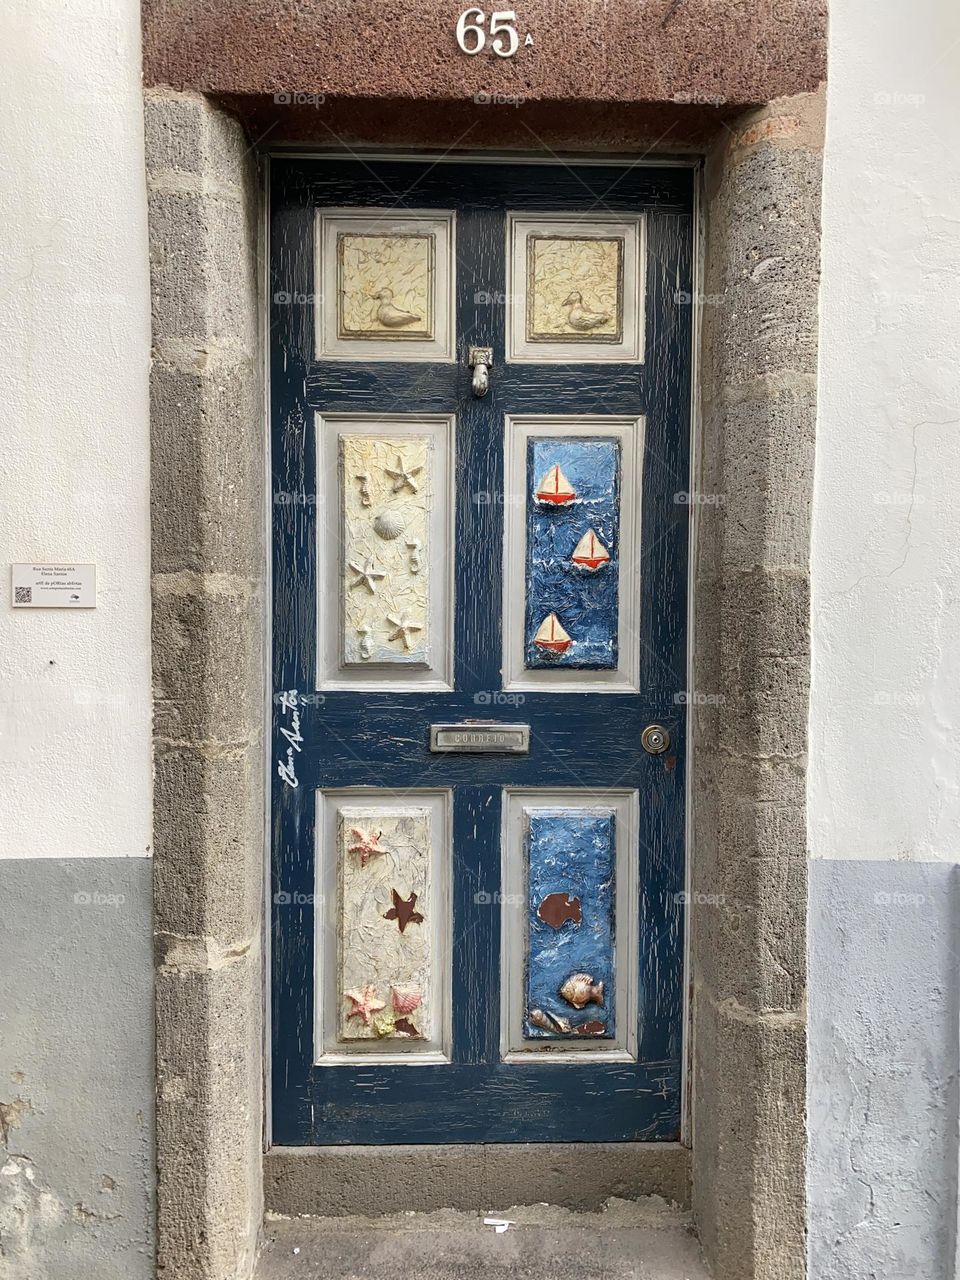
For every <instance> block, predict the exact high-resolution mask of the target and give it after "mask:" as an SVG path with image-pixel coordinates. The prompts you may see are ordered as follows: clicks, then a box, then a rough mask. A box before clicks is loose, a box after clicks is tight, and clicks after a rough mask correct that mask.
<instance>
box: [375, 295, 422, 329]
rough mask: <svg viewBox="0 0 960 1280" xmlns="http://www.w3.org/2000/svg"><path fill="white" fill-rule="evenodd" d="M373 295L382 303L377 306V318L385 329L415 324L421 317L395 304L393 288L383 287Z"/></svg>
mask: <svg viewBox="0 0 960 1280" xmlns="http://www.w3.org/2000/svg"><path fill="white" fill-rule="evenodd" d="M373 297H374V299H375V300H376V301H377V302H379V303H380V305H379V307H377V319H378V320H379V322H380V323H381V324H382V325H383V327H384V328H385V329H402V328H403V327H404V325H407V324H413V322H414V321H415V320H419V319H420V317H419V316H416V315H414V314H413V312H412V311H404V310H402V309H401V308H400V307H395V306H394V305H393V290H392V289H381V290H380V292H379V293H375V294H374V295H373Z"/></svg>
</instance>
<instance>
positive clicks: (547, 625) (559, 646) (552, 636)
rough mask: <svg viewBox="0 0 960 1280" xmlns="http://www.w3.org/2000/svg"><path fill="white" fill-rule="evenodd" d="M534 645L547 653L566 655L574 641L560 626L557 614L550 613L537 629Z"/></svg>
mask: <svg viewBox="0 0 960 1280" xmlns="http://www.w3.org/2000/svg"><path fill="white" fill-rule="evenodd" d="M533 643H534V644H535V645H536V646H537V648H538V649H546V651H547V653H566V651H567V650H568V649H569V648H570V646H571V645H572V644H573V641H572V640H571V639H570V637H569V636H568V635H567V633H566V631H564V629H563V627H562V626H561V625H560V619H559V618H558V617H557V615H556V614H555V613H548V614H547V616H546V617H545V618H544V620H543V621H542V622H541V623H540V625H539V627H537V634H536V635H535V636H534V637H533Z"/></svg>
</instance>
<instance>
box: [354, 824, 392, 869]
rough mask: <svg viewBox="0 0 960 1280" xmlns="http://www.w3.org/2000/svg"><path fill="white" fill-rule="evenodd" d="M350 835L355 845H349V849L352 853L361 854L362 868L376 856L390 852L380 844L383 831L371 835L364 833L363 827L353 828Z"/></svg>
mask: <svg viewBox="0 0 960 1280" xmlns="http://www.w3.org/2000/svg"><path fill="white" fill-rule="evenodd" d="M350 834H351V835H352V836H353V837H354V843H353V844H350V845H347V849H348V851H349V852H350V853H359V855H360V865H361V867H365V866H366V865H367V863H368V862H369V861H370V859H371V858H372V857H373V856H374V854H377V853H389V852H390V850H389V849H388V848H386V846H385V845H382V844H381V843H380V837H381V836H382V835H383V832H382V831H378V832H376V834H371V833H370V832H369V831H364V830H363V828H362V827H351V828H350Z"/></svg>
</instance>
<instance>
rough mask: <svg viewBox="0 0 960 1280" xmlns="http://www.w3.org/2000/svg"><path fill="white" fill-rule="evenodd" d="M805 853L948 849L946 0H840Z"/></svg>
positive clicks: (953, 418) (836, 8)
mask: <svg viewBox="0 0 960 1280" xmlns="http://www.w3.org/2000/svg"><path fill="white" fill-rule="evenodd" d="M827 103H828V106H827V148H826V162H825V188H824V207H823V218H824V220H823V284H822V293H821V330H820V352H821V355H820V373H819V382H820V385H819V422H818V426H817V463H816V484H815V493H814V532H813V564H812V574H813V590H814V605H813V608H814V617H813V688H812V698H811V740H810V751H811V762H810V775H809V777H810V781H809V797H808V799H809V825H810V848H811V852H812V855H813V856H814V857H821V858H876V859H880V858H893V859H917V860H927V861H929V860H931V859H934V860H935V859H949V860H958V859H960V5H958V4H957V0H913V2H912V3H910V4H903V3H898V2H897V0H881V2H880V3H878V2H877V0H835V3H833V4H831V9H830V69H829V85H828V95H827Z"/></svg>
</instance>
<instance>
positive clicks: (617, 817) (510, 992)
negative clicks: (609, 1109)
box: [500, 788, 640, 1064]
mask: <svg viewBox="0 0 960 1280" xmlns="http://www.w3.org/2000/svg"><path fill="white" fill-rule="evenodd" d="M576 814H580V815H583V816H585V817H594V816H598V815H611V816H612V819H613V824H614V839H615V845H616V854H615V859H616V871H615V876H614V893H613V920H612V922H611V924H612V929H613V933H614V946H613V972H614V975H615V984H614V997H613V1008H614V1010H615V1014H616V1035H615V1037H613V1038H611V1039H593V1038H592V1037H590V1036H582V1037H581V1036H577V1037H576V1038H575V1039H560V1038H558V1039H531V1038H530V1036H529V1035H528V1034H526V1033H525V1021H526V1018H527V1015H528V1013H529V1010H528V1009H527V1008H526V1003H527V1001H526V996H527V990H526V987H527V966H528V957H529V948H530V915H531V912H532V910H533V907H534V903H533V901H532V899H531V891H530V883H531V882H530V867H529V862H528V848H529V831H530V822H531V819H533V818H535V817H538V816H539V817H547V818H549V817H561V818H562V817H565V816H570V815H576ZM639 841H640V801H639V795H638V793H637V792H636V791H632V790H631V791H627V790H618V791H596V790H590V791H584V790H579V789H568V790H559V789H556V788H543V789H512V788H508V789H507V790H506V791H505V792H504V795H503V827H502V859H503V861H502V885H503V891H502V895H501V912H502V916H501V935H500V936H501V968H500V972H501V975H502V981H501V986H500V997H501V1055H502V1057H503V1059H504V1060H505V1061H506V1062H530V1061H532V1060H539V1061H542V1060H543V1059H544V1058H545V1057H548V1058H549V1059H550V1061H551V1062H554V1061H556V1062H567V1063H574V1064H576V1063H577V1062H583V1061H584V1057H585V1055H589V1057H590V1060H591V1061H595V1060H597V1059H601V1060H603V1061H606V1062H632V1061H635V1060H636V1056H637V1026H638V1022H637V1016H638V1015H637V1010H638V999H639V935H638V929H639V920H638V901H639V889H640V885H639V879H638V874H639V861H638V857H637V849H638V847H639ZM578 906H579V904H578ZM583 910H584V912H587V911H588V910H589V904H587V903H584V904H583ZM541 918H543V917H541ZM571 924H572V925H573V927H575V928H579V927H582V926H581V924H580V920H579V912H578V919H577V921H576V923H574V922H573V921H571V922H570V924H567V925H566V926H565V927H567V928H570V927H571ZM578 976H587V975H578ZM590 976H592V975H590ZM573 998H574V1000H576V1004H577V1007H578V1008H579V1007H586V1008H588V1009H589V1010H590V1012H591V1013H595V1014H596V1015H597V1016H598V1017H603V1016H605V1015H606V1010H607V1009H608V1008H609V1000H608V998H607V996H606V994H604V996H603V997H602V999H603V1003H600V1004H595V1003H588V1004H587V1005H585V1006H583V1005H581V1002H580V1000H578V999H577V997H576V996H574V997H573ZM565 999H566V1002H567V1003H569V1001H570V997H566V998H565ZM571 1007H572V1006H571Z"/></svg>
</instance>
